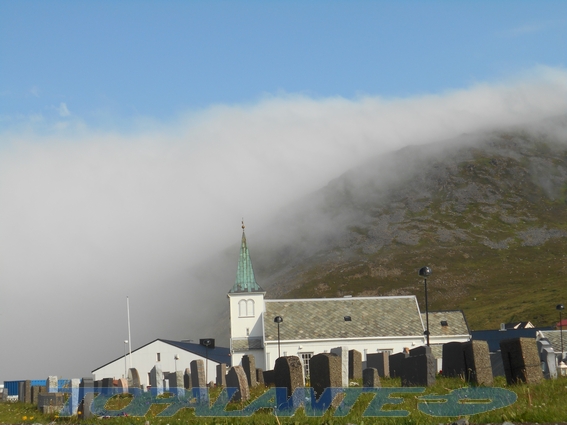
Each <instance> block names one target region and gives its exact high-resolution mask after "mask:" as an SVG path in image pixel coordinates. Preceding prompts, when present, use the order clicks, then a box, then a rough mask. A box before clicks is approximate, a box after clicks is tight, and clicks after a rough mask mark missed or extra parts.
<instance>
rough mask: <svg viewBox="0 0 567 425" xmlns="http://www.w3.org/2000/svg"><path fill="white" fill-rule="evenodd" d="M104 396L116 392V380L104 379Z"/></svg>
mask: <svg viewBox="0 0 567 425" xmlns="http://www.w3.org/2000/svg"><path fill="white" fill-rule="evenodd" d="M101 392H102V393H103V394H112V393H113V392H114V379H113V378H102V390H101Z"/></svg>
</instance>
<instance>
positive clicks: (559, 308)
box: [555, 304, 565, 311]
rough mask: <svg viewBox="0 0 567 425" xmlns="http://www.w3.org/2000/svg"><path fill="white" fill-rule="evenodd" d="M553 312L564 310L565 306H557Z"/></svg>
mask: <svg viewBox="0 0 567 425" xmlns="http://www.w3.org/2000/svg"><path fill="white" fill-rule="evenodd" d="M555 310H558V311H562V310H565V306H564V305H563V304H557V306H556V307H555Z"/></svg>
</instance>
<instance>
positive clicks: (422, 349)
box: [409, 345, 431, 356]
mask: <svg viewBox="0 0 567 425" xmlns="http://www.w3.org/2000/svg"><path fill="white" fill-rule="evenodd" d="M424 354H431V347H430V346H427V345H420V346H419V347H415V348H412V349H411V350H409V355H410V356H422V355H424Z"/></svg>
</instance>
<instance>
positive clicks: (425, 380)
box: [401, 354, 437, 387]
mask: <svg viewBox="0 0 567 425" xmlns="http://www.w3.org/2000/svg"><path fill="white" fill-rule="evenodd" d="M436 372H437V360H435V357H434V356H433V355H432V354H422V355H419V356H409V357H406V358H405V359H404V360H403V366H402V370H401V378H402V387H413V386H416V387H428V386H431V385H433V384H434V383H435V374H436Z"/></svg>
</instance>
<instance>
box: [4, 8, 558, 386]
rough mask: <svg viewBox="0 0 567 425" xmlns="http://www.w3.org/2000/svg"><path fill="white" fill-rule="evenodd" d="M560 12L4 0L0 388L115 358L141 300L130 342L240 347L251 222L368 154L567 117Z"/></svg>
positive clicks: (263, 224)
mask: <svg viewBox="0 0 567 425" xmlns="http://www.w3.org/2000/svg"><path fill="white" fill-rule="evenodd" d="M566 28H567V2H566V1H563V0H562V1H542V0H538V1H521V0H515V1H511V0H510V1H495V0H491V1H425V0H424V1H285V2H284V1H251V0H247V1H238V2H237V1H206V2H205V1H151V2H150V1H141V0H140V1H125V0H123V1H119V0H113V1H80V0H74V1H54V0H41V1H39V0H38V1H27V0H20V1H6V0H0V206H1V207H0V283H1V285H0V341H3V343H4V344H5V345H6V346H9V347H18V348H19V350H18V349H10V350H0V364H9V365H11V368H10V369H9V370H6V369H3V370H1V371H0V372H1V373H2V374H3V375H0V382H1V381H2V380H4V379H7V380H10V379H39V378H45V376H48V375H58V376H64V377H67V378H72V377H82V376H89V373H90V371H91V370H93V369H95V368H97V367H99V366H101V365H103V364H105V363H107V362H109V361H110V360H112V359H114V358H117V357H119V356H121V355H122V353H123V348H124V344H123V341H124V340H125V339H128V337H127V328H126V316H125V312H124V307H125V300H126V296H128V297H129V299H130V307H131V318H132V325H133V326H132V339H131V341H132V345H133V347H138V346H140V345H142V344H145V343H147V342H150V341H152V340H154V339H155V338H166V339H193V340H197V339H199V338H210V337H215V338H219V345H224V346H226V344H227V343H228V342H227V340H226V339H225V340H223V339H222V338H223V337H226V335H224V336H223V335H219V334H216V333H215V332H216V331H215V330H211V329H210V328H208V327H207V326H208V325H210V324H211V323H217V322H219V317H218V315H217V312H218V311H222V310H223V308H225V307H226V304H225V303H226V293H227V291H228V290H229V289H230V288H231V287H232V284H233V282H234V276H235V273H236V263H237V257H238V247H239V241H240V236H241V235H240V232H241V227H240V226H241V219H242V218H243V217H244V219H245V221H246V225H247V236H248V243H249V247H250V250H251V253H252V257H253V258H254V252H255V251H254V250H255V241H257V240H258V239H259V236H262V237H263V239H271V240H273V241H274V243H278V241H279V239H278V237H277V236H274V233H273V232H274V231H276V230H274V229H277V230H280V231H281V232H282V233H284V234H286V237H288V238H294V235H295V233H294V231H295V230H296V229H293V228H289V229H287V228H286V229H281V228H280V226H279V225H278V224H276V225H274V220H276V219H275V217H276V216H277V215H278V214H279V213H281V211H284V210H286V209H287V208H292V209H293V207H290V205H296V204H294V203H295V202H298V200H303V199H305V197H308V196H311V195H312V194H313V193H315V192H317V191H318V190H320V189H321V188H322V187H325V186H326V185H327V184H328V183H329V181H331V180H333V179H336V178H337V177H338V176H340V175H341V174H342V173H344V172H346V171H348V170H349V169H351V168H353V167H356V166H357V165H358V164H360V163H361V162H363V161H366V160H368V159H369V158H371V157H373V156H376V155H380V154H383V153H385V152H390V151H393V150H396V149H400V148H403V147H405V146H408V145H419V144H422V145H423V144H427V143H433V142H437V141H439V140H454V139H456V138H458V137H459V136H460V135H462V134H464V133H467V134H473V135H475V134H483V132H486V131H490V130H493V129H503V128H504V129H508V128H510V127H515V126H518V125H522V126H526V127H527V128H528V129H529V130H532V129H534V128H539V127H535V126H536V125H539V123H540V122H541V121H542V120H547V119H549V118H553V117H556V116H558V115H563V116H564V115H565V113H566V111H567V70H566V68H565V67H566V59H567V29H566ZM563 136H564V135H563ZM478 137H480V136H478ZM400 171H402V172H403V171H411V170H400ZM388 177H389V180H390V181H391V180H395V179H396V178H397V177H398V176H396V175H394V176H388ZM376 183H377V185H378V184H380V183H381V182H376ZM316 219H317V217H315V220H316ZM328 225H329V226H330V227H333V224H332V223H331V224H328ZM314 227H316V228H317V229H320V230H321V231H326V230H328V229H329V227H327V223H323V222H321V223H319V222H317V223H315V224H314ZM266 235H268V236H266ZM272 236H273V237H272ZM295 236H297V237H298V238H300V237H301V238H302V240H303V239H304V238H303V236H304V235H295ZM227 247H228V248H227ZM227 249H228V251H226V252H227V253H228V254H227V255H228V256H229V258H230V259H231V260H230V259H229V260H227V262H226V264H222V265H219V266H218V267H214V269H211V270H210V273H208V274H202V273H201V274H198V275H196V274H195V273H194V267H195V266H196V265H199V264H201V263H202V262H203V260H206V259H209V258H210V256H211V255H215V254H216V253H218V252H219V251H223V252H224V250H227ZM231 261H232V263H231ZM416 276H417V274H416V273H413V272H412V274H411V277H408V279H412V278H415V277H416ZM259 278H260V279H261V278H262V277H261V276H260V277H259ZM258 283H259V284H260V285H262V284H263V283H264V282H263V281H259V282H258ZM22 306H25V317H24V315H23V313H22ZM102 306H104V310H105V311H110V312H113V313H112V314H106V313H105V314H98V313H97V312H101V311H102ZM46 317H49V320H50V321H51V322H50V323H55V324H56V326H55V328H56V329H59V328H61V332H60V333H57V332H55V333H54V332H53V331H52V330H51V329H50V330H49V331H48V332H45V331H44V330H43V328H42V327H41V326H39V325H40V324H43V323H44V322H45V319H46ZM16 318H17V325H15V324H14V323H15V321H16ZM525 319H526V320H531V318H525ZM502 321H503V322H504V321H506V320H504V319H503V320H502ZM62 324H64V329H63V325H62ZM227 326H228V324H227ZM224 329H225V330H226V329H227V327H225V328H224ZM77 335H84V336H87V337H86V338H88V341H89V342H90V341H95V342H96V343H93V344H82V343H80V344H68V341H69V340H70V339H73V340H74V339H75V338H76V336H77ZM37 347H42V350H43V351H42V362H41V363H40V362H37V359H36V355H35V354H36V353H37Z"/></svg>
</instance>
